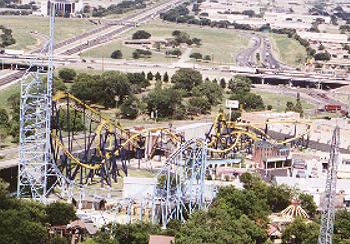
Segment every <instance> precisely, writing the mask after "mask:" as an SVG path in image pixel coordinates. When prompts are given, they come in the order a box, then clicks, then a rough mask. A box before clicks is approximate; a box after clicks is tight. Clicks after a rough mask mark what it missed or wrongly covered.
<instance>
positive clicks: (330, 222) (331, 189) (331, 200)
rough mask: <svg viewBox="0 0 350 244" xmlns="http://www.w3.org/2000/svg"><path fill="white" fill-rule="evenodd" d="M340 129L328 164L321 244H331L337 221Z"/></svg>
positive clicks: (335, 131)
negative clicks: (336, 202)
mask: <svg viewBox="0 0 350 244" xmlns="http://www.w3.org/2000/svg"><path fill="white" fill-rule="evenodd" d="M339 140H340V129H339V127H338V126H336V128H335V129H334V131H333V137H332V144H331V153H330V158H329V162H328V172H327V181H326V190H325V194H326V198H325V201H324V202H325V206H324V208H323V209H322V217H321V227H320V235H319V237H318V243H319V244H331V243H332V235H333V230H334V219H335V209H334V208H335V200H336V186H337V167H338V163H339V160H340V153H339Z"/></svg>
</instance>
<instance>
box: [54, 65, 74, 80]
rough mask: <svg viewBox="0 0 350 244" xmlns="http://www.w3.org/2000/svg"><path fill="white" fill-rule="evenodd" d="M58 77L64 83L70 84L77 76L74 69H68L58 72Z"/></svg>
mask: <svg viewBox="0 0 350 244" xmlns="http://www.w3.org/2000/svg"><path fill="white" fill-rule="evenodd" d="M58 76H59V77H60V78H61V79H62V80H63V81H64V82H71V81H73V80H74V79H75V77H76V76H77V73H76V72H75V70H74V69H69V68H63V69H61V70H60V71H59V72H58Z"/></svg>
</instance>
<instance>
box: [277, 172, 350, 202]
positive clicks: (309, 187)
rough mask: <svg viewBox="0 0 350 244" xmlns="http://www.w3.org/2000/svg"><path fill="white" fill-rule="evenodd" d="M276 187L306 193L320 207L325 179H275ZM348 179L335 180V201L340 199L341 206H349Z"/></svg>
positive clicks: (349, 180) (349, 189) (349, 183)
mask: <svg viewBox="0 0 350 244" xmlns="http://www.w3.org/2000/svg"><path fill="white" fill-rule="evenodd" d="M274 181H275V183H276V184H277V185H282V184H283V185H287V186H289V187H291V188H296V189H297V190H299V191H301V192H304V193H308V194H310V195H312V196H313V198H314V201H315V203H316V205H317V206H320V205H321V203H322V199H323V197H324V191H325V188H326V178H325V177H324V178H294V177H275V179H274ZM349 185H350V179H338V180H337V196H338V197H337V199H339V197H341V198H342V204H341V205H344V206H347V207H348V206H349V203H350V188H349Z"/></svg>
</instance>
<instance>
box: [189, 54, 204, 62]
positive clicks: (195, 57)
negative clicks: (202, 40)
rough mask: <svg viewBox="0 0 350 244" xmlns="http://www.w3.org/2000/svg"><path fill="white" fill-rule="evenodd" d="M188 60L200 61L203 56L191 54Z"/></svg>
mask: <svg viewBox="0 0 350 244" xmlns="http://www.w3.org/2000/svg"><path fill="white" fill-rule="evenodd" d="M190 58H194V59H195V60H198V59H202V58H203V56H202V54H201V53H192V54H191V55H190Z"/></svg>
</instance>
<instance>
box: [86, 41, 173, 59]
mask: <svg viewBox="0 0 350 244" xmlns="http://www.w3.org/2000/svg"><path fill="white" fill-rule="evenodd" d="M114 50H120V51H121V52H122V54H123V59H127V60H130V59H133V58H132V53H133V52H134V51H135V50H136V48H131V47H128V46H125V45H124V44H123V40H121V39H119V40H115V41H112V42H110V43H108V44H106V45H103V46H99V47H96V48H93V49H90V50H87V51H86V52H83V53H82V56H83V57H92V58H110V57H111V54H112V52H113V51H114ZM138 60H140V61H148V62H161V63H165V62H174V61H176V60H177V59H176V58H167V57H166V56H165V55H164V54H162V53H157V52H155V51H153V50H152V56H151V57H150V58H140V59H138Z"/></svg>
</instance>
